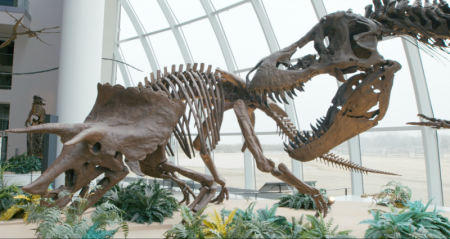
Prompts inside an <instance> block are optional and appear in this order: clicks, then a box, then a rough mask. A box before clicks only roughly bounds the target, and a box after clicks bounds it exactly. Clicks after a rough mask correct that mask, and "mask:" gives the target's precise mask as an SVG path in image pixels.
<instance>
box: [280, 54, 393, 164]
mask: <svg viewBox="0 0 450 239" xmlns="http://www.w3.org/2000/svg"><path fill="white" fill-rule="evenodd" d="M400 68H401V66H400V64H399V63H397V62H393V61H389V62H387V63H386V64H385V65H382V66H380V68H379V69H378V70H376V71H373V72H371V73H362V74H358V75H354V76H352V77H351V78H350V79H349V80H348V81H347V82H346V83H344V84H343V85H341V86H340V87H339V89H338V91H337V93H336V96H335V97H334V98H333V101H332V103H333V105H332V106H330V108H329V109H328V112H327V115H326V116H325V118H322V119H321V120H319V121H318V123H317V124H316V126H317V128H316V127H314V126H311V128H312V133H311V134H310V133H308V132H306V131H304V132H303V135H302V134H300V133H299V132H298V133H297V137H295V142H290V145H287V146H288V147H287V148H286V151H287V152H288V153H289V155H290V156H291V157H292V158H294V159H297V160H299V161H302V162H307V161H311V160H313V159H315V158H317V157H319V156H321V155H322V154H324V153H327V152H329V151H330V150H331V149H333V148H334V147H336V146H338V145H340V144H341V143H343V142H345V141H346V140H349V139H351V138H353V137H355V136H356V135H358V134H360V133H362V132H364V131H367V130H368V129H370V128H372V127H374V126H376V125H377V124H378V121H380V120H382V119H383V117H384V116H385V114H386V111H387V109H388V106H389V98H390V94H391V90H392V85H393V81H394V73H395V72H397V71H398V70H400ZM377 105H378V109H374V107H376V106H377Z"/></svg>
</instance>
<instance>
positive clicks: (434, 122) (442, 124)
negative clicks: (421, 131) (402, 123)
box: [407, 114, 450, 129]
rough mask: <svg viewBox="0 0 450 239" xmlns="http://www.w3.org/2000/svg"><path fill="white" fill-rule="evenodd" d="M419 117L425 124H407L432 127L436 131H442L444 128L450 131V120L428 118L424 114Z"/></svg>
mask: <svg viewBox="0 0 450 239" xmlns="http://www.w3.org/2000/svg"><path fill="white" fill-rule="evenodd" d="M417 116H419V117H420V118H423V119H425V120H428V121H425V122H409V123H407V124H409V125H420V126H430V127H432V128H434V129H440V128H444V129H450V121H448V120H442V119H436V118H430V117H427V116H425V115H423V114H418V115H417Z"/></svg>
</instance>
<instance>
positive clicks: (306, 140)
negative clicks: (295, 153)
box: [297, 131, 309, 143]
mask: <svg viewBox="0 0 450 239" xmlns="http://www.w3.org/2000/svg"><path fill="white" fill-rule="evenodd" d="M297 137H298V138H299V139H300V140H301V141H302V142H303V143H308V142H309V141H308V139H306V138H305V137H303V136H302V135H301V134H300V132H299V131H297Z"/></svg>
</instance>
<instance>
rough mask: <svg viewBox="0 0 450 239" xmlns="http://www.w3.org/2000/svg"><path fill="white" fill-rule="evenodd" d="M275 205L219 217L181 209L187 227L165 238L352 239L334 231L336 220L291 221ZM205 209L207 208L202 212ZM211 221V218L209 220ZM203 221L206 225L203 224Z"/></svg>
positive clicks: (224, 212) (176, 228)
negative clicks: (278, 211)
mask: <svg viewBox="0 0 450 239" xmlns="http://www.w3.org/2000/svg"><path fill="white" fill-rule="evenodd" d="M278 206H279V205H277V204H275V205H274V206H273V207H271V208H270V209H269V208H268V207H267V206H266V208H262V209H258V210H256V213H254V212H253V210H254V207H255V203H251V204H250V205H249V206H248V207H247V209H245V210H242V209H239V208H235V209H234V210H233V211H227V210H225V209H222V210H221V211H220V215H219V214H218V213H217V211H215V210H214V212H215V214H210V215H209V218H208V216H205V215H203V216H202V215H201V212H199V213H197V214H195V215H194V214H193V213H192V212H191V211H189V208H187V207H184V206H183V207H182V209H181V215H182V218H183V221H184V222H185V224H178V225H174V226H173V228H172V229H170V230H168V231H167V232H166V233H165V234H164V235H165V237H166V238H293V239H297V238H311V237H314V238H350V237H352V236H351V235H349V233H350V232H351V231H342V232H338V231H337V229H338V226H336V227H334V228H332V223H333V219H330V221H329V222H328V223H326V222H325V221H324V219H323V217H322V216H320V218H319V219H317V218H315V217H313V216H307V217H306V219H307V222H305V223H303V216H302V218H301V219H300V220H299V221H297V220H295V218H292V222H289V221H288V220H287V219H286V218H285V217H281V216H276V211H277V209H278ZM203 210H204V209H203ZM206 218H208V219H206ZM202 222H203V223H202Z"/></svg>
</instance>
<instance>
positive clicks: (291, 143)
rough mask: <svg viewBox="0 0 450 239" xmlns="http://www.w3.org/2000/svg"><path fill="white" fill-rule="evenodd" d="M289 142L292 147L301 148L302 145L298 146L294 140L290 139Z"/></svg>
mask: <svg viewBox="0 0 450 239" xmlns="http://www.w3.org/2000/svg"><path fill="white" fill-rule="evenodd" d="M289 144H290V145H291V147H292V148H294V149H298V148H300V147H298V145H296V144H294V142H292V141H290V140H289Z"/></svg>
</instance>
